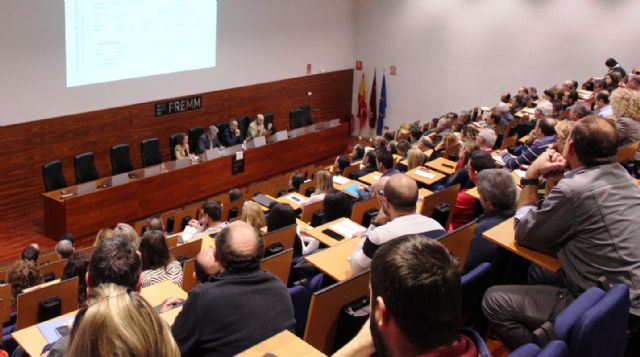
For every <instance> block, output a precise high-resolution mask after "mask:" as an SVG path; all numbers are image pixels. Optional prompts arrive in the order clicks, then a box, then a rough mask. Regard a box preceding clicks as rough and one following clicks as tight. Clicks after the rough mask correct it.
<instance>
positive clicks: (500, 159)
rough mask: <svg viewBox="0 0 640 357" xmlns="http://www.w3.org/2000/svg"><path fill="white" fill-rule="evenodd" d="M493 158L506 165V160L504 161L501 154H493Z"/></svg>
mask: <svg viewBox="0 0 640 357" xmlns="http://www.w3.org/2000/svg"><path fill="white" fill-rule="evenodd" d="M492 157H493V159H494V160H496V162H497V163H499V164H500V165H504V161H502V158H501V157H500V156H499V155H492Z"/></svg>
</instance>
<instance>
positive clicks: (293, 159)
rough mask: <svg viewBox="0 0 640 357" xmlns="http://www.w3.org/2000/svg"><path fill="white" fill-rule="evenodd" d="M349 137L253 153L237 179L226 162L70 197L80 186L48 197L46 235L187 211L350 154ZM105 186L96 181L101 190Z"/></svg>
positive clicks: (332, 133)
mask: <svg viewBox="0 0 640 357" xmlns="http://www.w3.org/2000/svg"><path fill="white" fill-rule="evenodd" d="M348 135H349V127H348V125H338V126H337V127H333V128H325V129H322V130H319V131H316V132H312V133H308V134H305V135H301V136H299V137H295V138H292V139H288V140H284V141H280V142H276V143H273V144H268V145H265V146H263V147H260V148H255V149H251V150H247V151H245V152H244V162H245V163H244V171H243V172H241V173H238V174H235V175H232V174H231V164H232V162H231V161H232V159H231V157H228V156H226V157H220V158H217V159H214V160H210V161H206V162H201V163H197V164H193V165H188V166H186V167H183V168H179V169H174V168H173V166H174V165H175V164H174V163H175V162H167V163H165V164H163V165H159V169H158V170H157V171H158V172H157V174H156V175H153V176H151V177H144V178H133V179H129V180H128V182H126V183H124V184H122V185H118V186H114V187H108V188H101V189H97V190H95V191H93V192H89V193H85V194H73V195H71V196H66V195H69V194H70V193H73V192H76V189H77V186H71V187H68V188H66V189H64V190H63V191H65V194H62V193H61V191H58V190H56V191H51V192H47V193H44V194H43V195H42V197H43V201H44V215H45V232H46V235H47V236H48V237H51V238H54V239H56V238H58V237H59V236H60V235H62V234H63V233H65V232H71V233H73V234H74V235H76V236H85V235H89V234H92V233H94V232H96V231H98V230H100V229H101V228H104V227H112V226H114V225H115V224H116V223H118V222H132V221H134V220H136V219H140V218H144V217H148V216H150V215H153V214H156V213H158V212H163V211H166V210H169V209H171V208H173V207H179V206H183V205H185V204H188V203H190V202H194V201H197V200H199V199H203V198H205V197H208V196H210V195H211V194H214V193H217V192H222V191H226V190H228V189H230V188H234V187H239V186H242V185H246V184H248V183H250V182H253V181H256V180H261V179H265V178H267V177H270V176H273V175H275V174H278V173H281V172H285V171H287V170H291V169H294V168H296V167H299V166H300V165H304V164H307V163H312V162H317V161H318V160H321V159H323V158H326V157H329V156H332V155H336V154H338V153H341V152H344V150H345V148H346V145H347V138H348ZM232 156H233V155H232ZM163 167H164V168H163ZM101 182H102V181H101V180H99V181H96V182H95V184H96V186H97V185H99V184H100V183H101ZM63 196H64V197H63Z"/></svg>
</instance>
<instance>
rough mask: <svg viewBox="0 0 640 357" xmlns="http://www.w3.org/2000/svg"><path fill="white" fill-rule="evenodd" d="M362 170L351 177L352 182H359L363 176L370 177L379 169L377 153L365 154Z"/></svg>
mask: <svg viewBox="0 0 640 357" xmlns="http://www.w3.org/2000/svg"><path fill="white" fill-rule="evenodd" d="M362 165H363V167H362V169H360V171H357V172H353V173H352V174H351V175H349V178H350V179H352V180H357V179H359V178H360V177H362V176H365V175H368V174H370V173H372V172H374V171H376V170H377V169H378V164H377V162H376V153H375V152H374V151H373V150H369V151H367V152H366V153H365V154H364V158H363V159H362Z"/></svg>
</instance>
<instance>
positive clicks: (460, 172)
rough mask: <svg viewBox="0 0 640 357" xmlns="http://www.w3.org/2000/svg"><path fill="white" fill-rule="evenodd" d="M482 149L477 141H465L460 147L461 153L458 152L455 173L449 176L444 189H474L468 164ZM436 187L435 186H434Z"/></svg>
mask: <svg viewBox="0 0 640 357" xmlns="http://www.w3.org/2000/svg"><path fill="white" fill-rule="evenodd" d="M479 150H480V147H479V146H478V144H476V143H475V141H465V142H463V143H462V145H460V151H458V161H457V162H456V166H455V170H456V171H455V172H454V173H453V174H451V176H449V178H448V179H447V182H446V184H445V185H443V187H442V188H444V187H451V186H454V185H458V184H459V185H460V189H466V188H472V187H473V182H471V179H470V178H469V170H468V169H467V164H468V163H469V158H471V154H472V153H473V152H475V151H479ZM434 187H435V186H434Z"/></svg>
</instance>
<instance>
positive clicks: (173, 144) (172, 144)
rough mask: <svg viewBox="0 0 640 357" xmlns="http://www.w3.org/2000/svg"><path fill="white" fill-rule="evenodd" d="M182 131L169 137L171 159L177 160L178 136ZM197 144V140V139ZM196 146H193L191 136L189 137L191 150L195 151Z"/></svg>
mask: <svg viewBox="0 0 640 357" xmlns="http://www.w3.org/2000/svg"><path fill="white" fill-rule="evenodd" d="M180 135H181V133H175V134H173V135H171V136H170V137H169V153H170V154H171V160H175V159H176V145H178V144H179V143H178V136H180ZM196 146H197V141H196ZM195 149H197V147H196V148H194V147H192V146H191V138H189V151H194V150H195Z"/></svg>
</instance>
